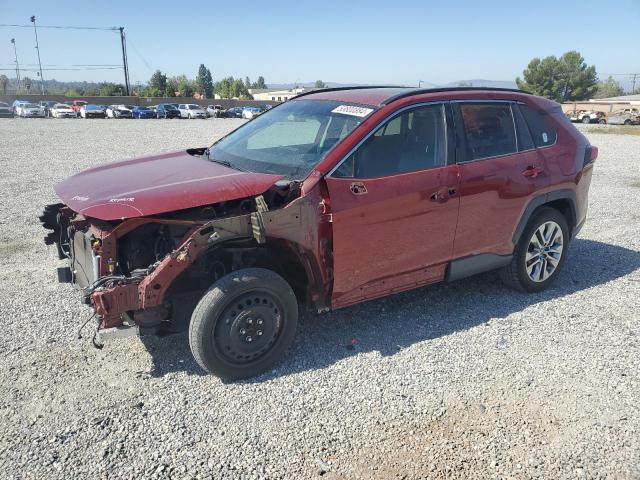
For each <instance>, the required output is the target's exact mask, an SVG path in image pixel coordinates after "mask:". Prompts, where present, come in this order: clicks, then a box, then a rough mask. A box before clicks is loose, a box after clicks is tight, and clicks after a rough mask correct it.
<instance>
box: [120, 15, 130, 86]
mask: <svg viewBox="0 0 640 480" xmlns="http://www.w3.org/2000/svg"><path fill="white" fill-rule="evenodd" d="M119 30H120V43H121V44H122V66H123V67H124V87H125V89H126V91H127V97H128V96H129V95H130V94H131V93H130V92H129V62H128V61H127V44H126V42H125V38H124V27H120V28H119Z"/></svg>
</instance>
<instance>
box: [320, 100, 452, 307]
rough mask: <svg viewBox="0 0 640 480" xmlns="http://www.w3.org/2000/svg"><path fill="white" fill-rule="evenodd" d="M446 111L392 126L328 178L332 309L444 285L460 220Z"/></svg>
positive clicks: (406, 113) (426, 112) (426, 111)
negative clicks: (413, 289)
mask: <svg viewBox="0 0 640 480" xmlns="http://www.w3.org/2000/svg"><path fill="white" fill-rule="evenodd" d="M446 116H447V115H446V109H445V105H443V104H430V105H423V106H418V107H413V108H410V109H407V110H403V111H401V112H399V113H398V114H396V115H395V116H394V117H392V118H391V119H389V120H387V121H386V122H385V123H383V124H382V125H381V126H380V127H378V128H377V129H376V130H375V132H374V133H373V134H372V135H370V136H369V137H368V138H367V139H366V140H365V141H364V142H363V143H362V144H361V145H359V147H358V148H357V149H356V150H355V151H354V152H353V153H352V154H351V155H349V156H348V157H347V158H346V159H345V160H344V161H343V162H342V163H341V164H340V165H339V166H338V168H337V169H336V170H334V171H333V172H332V173H331V174H330V175H328V176H327V177H326V183H327V187H328V191H329V197H330V205H331V213H332V222H333V223H332V228H333V253H334V258H333V264H334V283H333V297H332V298H333V300H332V305H333V307H334V308H335V307H341V306H345V305H349V304H352V303H356V302H358V301H361V300H365V299H369V298H375V297H379V296H383V295H386V294H389V293H392V292H396V291H402V290H406V289H409V288H413V287H416V286H420V285H424V284H428V283H433V282H436V281H440V280H442V279H443V278H444V272H445V269H446V265H447V262H448V261H449V260H450V259H451V255H452V249H453V239H454V235H455V228H456V221H457V216H458V206H459V196H458V172H457V169H458V167H457V166H456V165H455V164H450V163H449V162H448V158H449V155H448V143H450V141H449V135H448V133H447V121H446Z"/></svg>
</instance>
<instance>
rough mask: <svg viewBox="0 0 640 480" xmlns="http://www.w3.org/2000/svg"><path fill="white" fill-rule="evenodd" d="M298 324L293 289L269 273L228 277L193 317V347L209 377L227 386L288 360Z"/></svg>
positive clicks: (251, 271) (252, 270) (210, 292)
mask: <svg viewBox="0 0 640 480" xmlns="http://www.w3.org/2000/svg"><path fill="white" fill-rule="evenodd" d="M297 324H298V303H297V300H296V296H295V294H294V293H293V290H292V289H291V287H290V286H289V284H288V283H287V282H286V281H285V280H284V279H283V278H282V277H281V276H280V275H278V274H276V273H275V272H272V271H271V270H266V269H263V268H247V269H242V270H238V271H235V272H232V273H230V274H228V275H225V276H224V277H222V278H221V279H219V280H218V281H216V282H215V283H214V284H213V285H212V286H211V288H210V289H209V290H207V292H206V293H205V294H204V295H203V296H202V298H201V299H200V301H199V302H198V305H197V306H196V308H195V309H194V311H193V314H192V315H191V323H190V324H189V345H190V347H191V352H192V353H193V356H194V358H195V360H196V362H197V363H198V365H200V366H201V367H202V368H203V369H205V370H206V371H208V372H210V373H213V374H214V375H216V376H218V377H220V378H221V379H223V380H226V381H230V380H238V379H242V378H249V377H253V376H255V375H257V374H259V373H262V372H264V371H266V370H269V369H270V368H271V367H272V366H273V365H275V364H276V363H277V362H278V361H279V360H280V359H281V358H282V357H283V356H284V354H285V352H286V351H287V349H288V348H289V346H290V345H291V342H292V341H293V338H294V336H295V333H296V328H297ZM260 329H263V330H260ZM253 339H255V340H253Z"/></svg>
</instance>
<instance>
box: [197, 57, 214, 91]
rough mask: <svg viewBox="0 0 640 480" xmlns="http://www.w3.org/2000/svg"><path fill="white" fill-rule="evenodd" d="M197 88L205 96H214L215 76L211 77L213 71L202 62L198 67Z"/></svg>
mask: <svg viewBox="0 0 640 480" xmlns="http://www.w3.org/2000/svg"><path fill="white" fill-rule="evenodd" d="M196 89H197V90H198V92H200V93H202V94H203V95H204V96H205V98H211V97H213V78H212V77H211V71H210V70H209V69H208V68H207V67H205V66H204V64H202V63H201V64H200V67H199V68H198V76H197V77H196Z"/></svg>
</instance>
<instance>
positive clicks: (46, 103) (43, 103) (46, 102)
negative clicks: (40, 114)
mask: <svg viewBox="0 0 640 480" xmlns="http://www.w3.org/2000/svg"><path fill="white" fill-rule="evenodd" d="M56 103H58V102H56V101H55V100H43V101H41V102H39V103H38V105H40V106H41V107H42V108H43V109H44V115H45V117H50V116H51V107H53V106H54V105H55V104H56Z"/></svg>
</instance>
